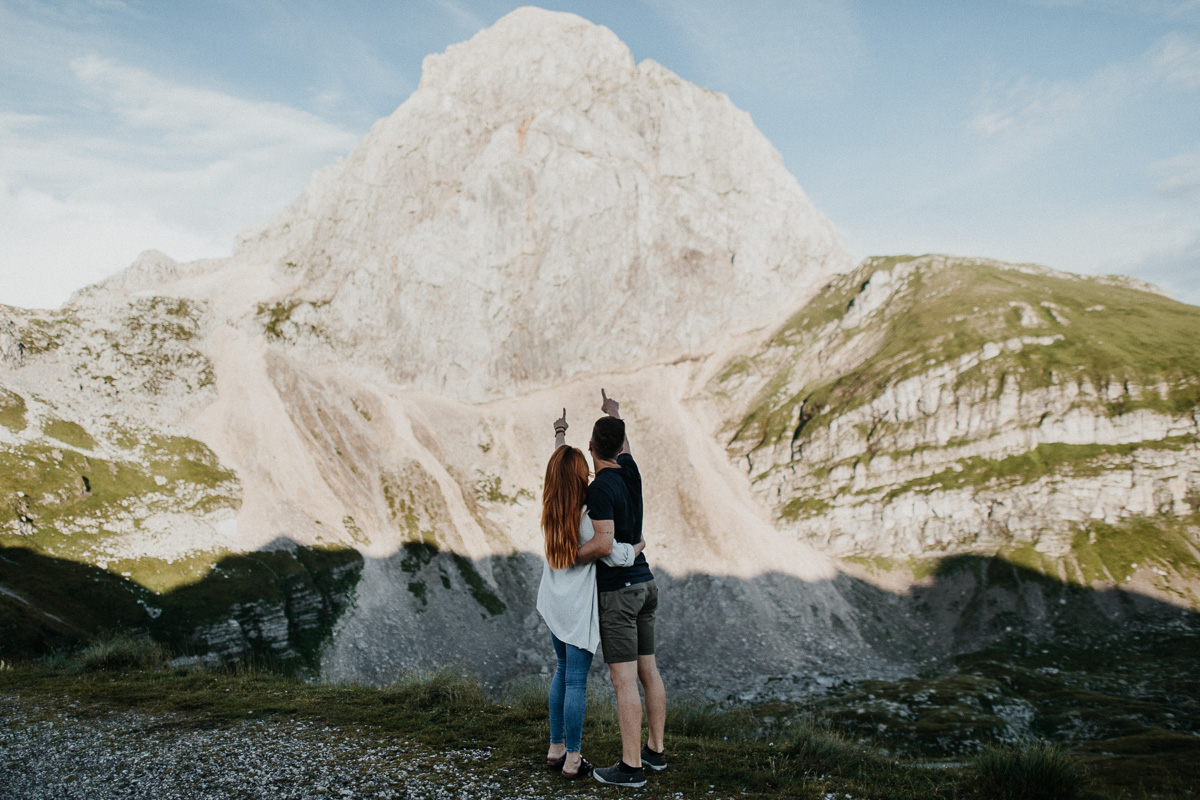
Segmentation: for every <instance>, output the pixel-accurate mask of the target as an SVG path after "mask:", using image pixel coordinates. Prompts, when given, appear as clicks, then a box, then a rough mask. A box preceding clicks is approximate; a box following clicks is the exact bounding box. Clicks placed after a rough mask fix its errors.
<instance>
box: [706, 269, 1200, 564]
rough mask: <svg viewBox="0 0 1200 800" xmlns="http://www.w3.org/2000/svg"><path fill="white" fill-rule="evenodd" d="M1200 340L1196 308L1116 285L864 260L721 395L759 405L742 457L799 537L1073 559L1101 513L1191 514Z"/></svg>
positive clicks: (1199, 456)
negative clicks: (1007, 550)
mask: <svg viewBox="0 0 1200 800" xmlns="http://www.w3.org/2000/svg"><path fill="white" fill-rule="evenodd" d="M1195 332H1200V313H1198V312H1197V311H1196V310H1194V309H1192V308H1191V307H1189V306H1184V305H1182V304H1179V303H1175V302H1173V301H1171V300H1169V299H1167V298H1164V297H1162V296H1161V295H1159V294H1151V293H1147V292H1144V291H1142V290H1141V289H1140V288H1137V289H1130V288H1128V287H1126V286H1125V285H1123V284H1122V283H1121V282H1119V281H1116V280H1112V279H1108V280H1099V279H1086V278H1080V277H1078V276H1072V275H1067V274H1065V273H1057V272H1054V271H1052V270H1047V269H1045V268H1039V267H1032V266H1027V265H1008V264H1001V263H999V262H990V261H983V260H978V259H976V260H965V259H952V258H946V257H924V258H908V259H878V260H868V262H866V263H865V264H864V265H863V266H862V267H860V268H859V270H857V271H856V272H855V273H853V274H851V275H850V276H847V277H846V278H844V279H841V280H839V281H837V282H835V283H834V284H831V286H830V287H829V288H827V289H826V292H825V293H824V294H823V295H821V296H820V297H818V298H817V300H815V301H813V303H811V304H810V305H809V306H808V307H806V308H805V309H803V310H801V311H800V312H799V313H798V314H797V315H796V317H795V318H793V320H792V321H791V322H790V323H789V324H788V325H787V326H785V328H784V329H783V331H781V332H780V333H779V334H778V335H777V336H775V337H774V338H773V339H772V340H771V341H770V342H768V343H767V345H766V346H765V347H764V348H763V349H762V350H761V351H760V352H759V353H757V354H756V355H753V356H751V357H749V358H743V359H740V360H735V361H734V362H731V363H730V365H729V366H727V368H726V369H725V370H724V371H723V373H722V374H721V375H720V376H719V378H718V379H717V381H716V382H715V385H714V389H715V390H716V391H719V392H721V393H722V394H724V395H726V396H733V397H735V398H737V397H740V398H752V399H751V401H750V404H749V407H747V405H741V406H740V408H741V409H742V414H743V416H742V418H741V420H740V421H738V422H734V423H732V424H731V425H730V427H729V429H728V430H729V431H730V435H731V442H730V444H731V450H732V452H733V453H734V454H735V455H737V456H738V457H740V458H742V459H744V461H745V464H746V466H747V469H748V471H749V473H750V475H751V476H752V478H753V480H754V483H755V486H756V489H757V491H758V492H759V495H760V496H761V497H763V498H764V499H766V500H767V501H768V502H770V503H772V504H773V505H774V506H775V508H776V509H777V513H778V515H779V518H780V524H781V525H783V526H785V527H787V528H789V529H790V530H792V531H794V532H795V533H797V534H798V535H800V536H801V537H803V538H804V539H805V540H808V541H813V542H817V543H820V545H821V547H822V548H826V549H829V550H832V551H834V552H838V553H842V554H882V555H889V556H920V555H928V554H930V553H944V552H951V553H953V552H970V551H975V552H983V551H986V550H987V549H988V548H995V547H997V546H1003V545H1012V544H1021V543H1025V544H1036V545H1037V547H1038V548H1039V549H1040V550H1042V551H1044V552H1048V553H1057V554H1064V553H1065V552H1066V551H1067V550H1069V548H1070V542H1071V539H1072V537H1073V536H1074V535H1075V534H1076V533H1077V532H1078V530H1080V528H1081V527H1086V526H1087V525H1088V524H1090V523H1092V522H1097V521H1098V522H1104V523H1107V524H1110V525H1111V524H1116V523H1117V522H1119V521H1120V520H1122V519H1125V518H1128V517H1133V516H1148V515H1159V514H1165V515H1170V516H1175V517H1184V516H1188V515H1190V514H1192V513H1194V512H1196V511H1197V506H1198V505H1200V425H1198V423H1197V407H1196V405H1197V399H1198V397H1200V392H1198V386H1200V381H1198V380H1197V378H1196V377H1195V376H1196V373H1195V372H1194V371H1193V367H1194V362H1196V361H1197V352H1196V350H1195V348H1194V347H1193V346H1192V345H1190V344H1189V343H1188V340H1189V337H1191V336H1192V335H1193V334H1194V333H1195ZM1106 338H1107V339H1108V343H1107V344H1106V342H1105V340H1106ZM742 403H745V400H742ZM734 407H735V408H738V407H739V406H734Z"/></svg>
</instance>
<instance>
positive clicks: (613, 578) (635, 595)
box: [577, 389, 667, 787]
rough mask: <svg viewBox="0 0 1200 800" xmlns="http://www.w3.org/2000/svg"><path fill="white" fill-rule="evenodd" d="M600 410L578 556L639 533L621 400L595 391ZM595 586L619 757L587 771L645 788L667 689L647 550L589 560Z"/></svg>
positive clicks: (658, 754)
mask: <svg viewBox="0 0 1200 800" xmlns="http://www.w3.org/2000/svg"><path fill="white" fill-rule="evenodd" d="M600 396H601V398H602V399H603V403H602V404H601V406H600V410H601V411H603V412H604V414H605V416H603V417H601V418H600V419H598V420H596V424H595V426H594V427H593V428H592V439H591V441H590V442H589V443H588V451H589V452H590V453H591V456H592V471H593V472H594V473H595V478H594V479H593V480H592V483H591V485H590V486H589V487H588V494H587V505H588V516H589V517H591V519H592V526H593V527H594V528H595V529H596V535H595V536H594V537H593V538H592V539H591V541H589V542H588V543H587V544H585V545H584V546H583V547H581V548H580V549H579V555H578V557H577V560H582V561H593V560H596V559H600V558H603V557H604V556H606V555H608V554H609V553H610V552H611V551H612V546H613V542H614V541H618V542H625V543H626V544H631V545H633V544H637V543H638V542H640V541H641V539H642V476H641V473H640V472H638V466H637V463H636V462H634V460H633V455H632V454H631V453H630V451H629V438H628V436H627V435H626V433H625V422H624V420H622V419H621V414H620V404H619V403H618V402H617V401H616V400H613V399H611V398H610V397H609V396H608V395H607V394H606V393H605V391H604V390H603V389H601V390H600ZM596 583H597V588H598V589H599V597H600V601H599V605H600V646H601V648H602V649H603V650H604V661H605V663H606V664H608V671H609V676H610V677H611V678H612V684H613V689H615V690H616V693H617V722H618V724H619V726H620V728H621V759H620V760H619V761H618V762H617V763H616V764H614V765H613V766H611V767H605V768H603V769H597V770H596V771H595V772H594V773H593V775H595V778H596V780H598V781H600V782H601V783H609V784H616V785H619V786H631V787H637V786H645V785H646V775H645V772H644V771H643V769H642V767H643V765H645V766H649V767H650V768H651V769H656V770H659V769H666V766H667V760H666V758H665V757H664V756H663V727H664V725H665V724H666V717H667V695H666V691H665V690H664V689H663V682H662V677H661V676H660V675H659V674H658V666H657V664H656V663H655V660H654V615H655V611H656V610H657V608H658V589H657V588H656V587H655V585H654V575H653V574H652V573H651V572H650V565H649V564H647V563H646V556H645V555H644V554H638V557H637V558H636V559H635V560H634V562H633V564H632V565H630V566H628V567H612V566H609V565H607V564H604V563H603V562H601V563H598V564H597V565H596ZM639 681H640V682H641V684H642V692H643V693H644V694H645V696H646V717H647V720H648V722H649V727H650V733H649V736H648V740H647V742H646V744H645V745H642V703H641V698H640V697H639V696H638V682H639Z"/></svg>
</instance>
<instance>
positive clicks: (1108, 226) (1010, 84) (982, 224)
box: [0, 0, 1200, 306]
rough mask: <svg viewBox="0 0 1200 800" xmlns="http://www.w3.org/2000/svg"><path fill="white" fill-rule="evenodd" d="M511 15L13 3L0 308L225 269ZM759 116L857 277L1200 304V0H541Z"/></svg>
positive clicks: (0, 11)
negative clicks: (427, 73) (149, 278)
mask: <svg viewBox="0 0 1200 800" xmlns="http://www.w3.org/2000/svg"><path fill="white" fill-rule="evenodd" d="M518 5H521V4H520V3H512V2H501V1H500V0H479V1H478V2H468V1H467V0H404V1H403V2H369V1H368V0H340V2H336V3H333V2H323V3H318V2H306V1H305V0H286V2H285V0H275V1H274V2H272V1H269V0H268V1H264V2H234V1H233V0H206V1H205V2H192V1H191V0H172V2H155V1H154V0H63V1H62V2H22V0H0V303H7V304H13V305H23V306H56V305H58V304H59V303H61V302H62V301H64V300H65V299H66V298H67V296H68V295H69V294H70V292H72V291H73V290H75V289H77V288H79V287H81V286H83V285H85V284H87V283H90V282H93V281H95V280H98V279H100V278H102V277H104V276H105V275H108V274H110V273H112V272H114V271H116V270H118V269H120V268H122V267H124V266H126V265H127V264H129V263H130V262H131V261H132V260H133V258H134V257H135V256H136V255H137V253H139V252H140V251H142V250H144V249H149V248H155V249H160V250H163V251H164V252H166V253H168V254H169V255H171V256H173V257H175V258H177V259H180V260H189V259H193V258H200V257H207V256H219V255H224V254H227V253H228V252H229V251H230V249H231V245H232V239H233V236H234V234H235V233H236V232H237V231H239V230H241V229H243V228H247V227H250V226H253V225H257V224H259V223H261V222H264V221H266V220H267V219H268V218H270V217H271V216H272V215H273V214H274V213H275V212H276V211H278V210H279V209H281V208H282V207H283V206H284V205H286V204H287V203H288V202H289V201H290V200H291V199H292V198H294V197H295V196H296V194H298V193H299V192H300V190H301V189H302V188H303V187H304V185H305V184H306V183H307V180H308V177H309V176H310V175H311V174H312V172H313V171H314V170H316V169H317V168H319V167H321V166H322V165H324V164H328V163H331V162H333V161H334V160H336V159H337V158H338V157H339V156H340V155H344V154H345V153H346V152H348V151H349V150H350V148H352V147H353V146H354V144H355V143H356V142H357V141H358V140H359V139H360V138H361V137H362V135H363V134H365V133H366V131H367V129H368V128H369V127H370V125H371V124H372V123H373V122H374V121H375V120H376V119H378V118H379V117H382V116H385V115H387V114H390V113H391V112H392V111H394V110H395V108H396V107H397V106H398V105H399V104H400V103H402V102H403V101H404V99H405V98H406V97H407V96H408V95H409V94H410V93H411V92H412V91H413V90H414V89H415V88H416V86H417V82H418V80H419V78H420V68H421V59H422V58H423V57H424V56H425V55H426V54H428V53H432V52H440V51H441V50H443V49H445V47H446V46H447V45H449V44H452V43H454V42H458V41H462V40H464V39H467V38H469V37H470V36H471V35H472V34H474V33H475V32H476V31H477V30H479V29H480V28H481V27H485V26H487V25H490V24H491V23H492V22H494V21H495V20H496V19H498V18H499V17H501V16H503V15H504V14H505V13H507V12H508V11H510V10H511V9H513V8H515V7H517V6H518ZM543 5H544V7H546V8H553V9H557V10H563V11H572V12H575V13H577V14H580V15H581V16H584V17H587V18H588V19H590V20H592V21H593V22H597V23H600V24H603V25H606V26H608V27H609V28H611V29H612V30H613V31H615V32H616V33H617V35H618V36H620V37H621V39H622V40H624V41H625V43H626V44H627V45H629V47H630V49H631V50H632V51H633V54H634V56H635V57H636V58H637V59H639V60H641V59H643V58H652V59H654V60H656V61H658V62H660V63H662V64H664V65H665V66H667V67H668V68H670V69H671V70H673V71H675V72H676V73H678V74H679V75H681V76H682V77H684V78H686V79H687V80H690V81H692V82H694V83H697V84H699V85H701V86H705V87H707V88H710V89H714V90H717V91H721V92H724V93H726V94H728V95H729V96H730V98H731V99H732V100H733V102H734V103H735V104H736V105H738V106H739V107H741V108H743V109H745V110H747V111H748V112H750V114H751V116H752V117H753V118H754V120H755V122H756V124H757V125H758V126H759V128H760V129H761V130H762V131H763V132H764V133H765V134H766V136H767V137H768V138H769V139H770V140H771V141H772V143H773V144H774V145H775V146H776V148H778V150H779V151H780V153H781V154H782V156H783V158H784V161H785V162H786V164H787V166H788V168H789V169H790V170H791V171H792V173H793V174H794V175H795V176H796V177H797V179H798V180H799V181H800V184H801V186H803V187H804V189H805V190H806V191H807V192H808V194H809V195H810V197H811V198H812V199H813V202H814V203H815V204H816V205H817V207H818V208H819V209H821V210H822V211H823V212H824V213H825V214H827V215H828V216H829V217H830V218H831V219H832V220H833V222H834V224H835V225H837V227H838V228H839V230H841V231H842V233H843V235H844V236H845V238H846V240H847V243H848V244H849V246H850V248H851V250H852V251H853V252H854V254H855V255H856V256H857V257H864V256H867V255H882V254H897V253H923V252H949V253H957V254H962V255H978V256H987V257H992V258H1000V259H1005V260H1013V261H1034V262H1038V263H1043V264H1047V265H1049V266H1052V267H1057V268H1060V269H1067V270H1071V271H1076V272H1119V273H1125V274H1132V275H1136V276H1139V277H1142V278H1145V279H1146V280H1150V281H1152V282H1154V283H1157V284H1159V285H1160V286H1163V287H1164V288H1166V289H1167V290H1169V291H1171V292H1172V293H1173V294H1174V295H1175V296H1176V297H1177V298H1179V299H1181V300H1184V301H1186V302H1190V303H1193V304H1200V0H1176V1H1174V2H1171V1H1169V0H1040V1H1039V0H987V1H986V2H984V1H983V0H980V1H979V2H961V0H944V1H942V2H916V1H915V0H914V1H912V2H909V1H908V0H876V1H875V2H854V1H853V0H789V1H788V2H766V1H765V0H763V1H756V0H741V2H738V3H730V2H728V0H687V2H684V0H604V1H603V2H582V1H580V2H547V3H544V4H543Z"/></svg>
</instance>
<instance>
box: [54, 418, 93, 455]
mask: <svg viewBox="0 0 1200 800" xmlns="http://www.w3.org/2000/svg"><path fill="white" fill-rule="evenodd" d="M42 431H43V432H44V433H45V434H46V435H47V436H49V437H50V438H52V439H57V440H58V441H60V442H62V443H63V444H69V445H70V446H71V447H77V448H79V449H80V450H95V449H96V440H95V439H93V438H92V436H91V434H89V433H88V432H87V431H86V430H85V429H84V427H83V426H82V425H79V424H78V423H75V422H69V421H68V420H65V419H49V420H46V422H45V423H43V425H42Z"/></svg>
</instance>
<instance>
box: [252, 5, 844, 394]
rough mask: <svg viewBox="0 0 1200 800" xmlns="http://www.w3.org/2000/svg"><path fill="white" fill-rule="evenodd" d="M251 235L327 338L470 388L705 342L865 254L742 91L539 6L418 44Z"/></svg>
mask: <svg viewBox="0 0 1200 800" xmlns="http://www.w3.org/2000/svg"><path fill="white" fill-rule="evenodd" d="M236 257H237V259H238V260H239V261H242V262H244V263H246V264H255V265H260V264H265V265H269V266H270V267H271V269H272V274H273V276H274V277H275V278H276V280H277V281H279V287H280V288H279V291H278V293H277V295H276V296H274V297H272V298H269V300H270V302H271V303H277V304H280V307H281V308H282V309H286V310H287V313H288V315H289V317H291V318H292V319H294V323H295V325H296V330H295V333H296V337H295V338H296V339H297V342H296V346H299V347H305V348H308V349H309V350H310V351H311V353H312V356H313V357H316V358H323V359H334V358H336V359H339V360H340V359H351V360H354V361H356V362H359V363H362V364H369V365H372V366H377V367H382V368H383V369H384V370H385V373H386V375H387V376H388V377H389V379H391V380H393V381H395V382H397V383H400V384H403V385H408V386H416V387H420V388H424V389H429V390H434V391H436V392H438V393H439V394H441V395H443V396H447V397H454V398H456V399H464V400H471V401H480V400H486V399H490V398H492V397H494V396H496V395H512V394H515V393H518V392H520V391H521V390H522V389H523V388H527V387H530V386H540V385H547V384H550V383H553V382H556V381H561V380H562V379H564V378H569V377H572V376H576V375H580V374H587V373H594V372H597V371H611V370H627V369H629V368H630V367H632V366H638V365H643V364H646V363H651V362H655V361H663V360H670V359H674V358H678V357H682V356H696V355H701V354H705V353H708V352H711V351H712V349H713V348H714V345H715V342H717V341H720V340H723V339H724V337H726V336H728V335H730V334H737V333H741V332H744V331H746V330H749V329H753V328H759V327H762V326H764V325H766V324H769V323H771V322H773V321H774V320H775V319H776V318H777V317H778V316H779V315H780V314H781V313H783V312H785V311H786V310H788V309H790V308H792V307H794V306H795V304H796V303H798V302H802V301H803V300H805V299H807V298H808V297H810V296H811V295H812V294H813V293H814V292H815V291H816V290H817V289H819V288H820V287H821V286H822V285H823V284H824V283H825V282H826V281H827V280H828V279H829V278H830V277H831V276H832V275H833V274H834V273H836V272H838V271H845V270H846V269H847V268H848V267H849V266H850V262H849V257H848V254H847V252H846V250H845V248H844V247H843V245H842V243H841V240H840V238H839V237H838V234H837V233H836V231H835V230H834V229H833V227H832V226H831V225H830V223H829V222H828V221H827V220H826V219H825V218H824V217H823V216H822V215H821V214H819V213H818V212H817V211H816V210H815V209H814V208H813V206H812V204H811V203H810V202H809V201H808V199H807V197H806V196H805V195H804V193H803V191H802V190H801V189H800V187H799V186H798V185H797V183H796V181H795V179H794V178H793V177H792V176H791V175H790V174H789V173H788V172H787V170H786V169H785V168H784V166H783V163H782V161H781V159H780V157H779V154H778V153H777V152H776V151H775V150H774V148H773V147H772V146H771V145H770V143H769V142H768V141H767V140H766V139H765V138H764V137H763V135H762V134H761V133H760V132H759V131H758V130H757V129H756V128H755V127H754V125H753V123H752V122H751V120H750V117H749V115H747V114H746V113H745V112H743V111H739V110H738V109H737V108H735V107H734V106H733V104H732V103H730V102H729V99H728V98H727V97H725V96H724V95H719V94H715V93H713V92H710V91H707V90H705V89H701V88H699V87H697V86H694V85H692V84H690V83H687V82H686V81H683V80H681V79H680V78H678V77H677V76H675V75H674V74H672V73H671V72H670V71H668V70H666V69H665V68H663V67H662V66H660V65H658V64H656V63H654V62H652V61H648V60H647V61H643V62H642V63H641V64H637V63H635V62H634V59H633V57H632V56H631V54H630V52H629V50H628V48H627V47H626V46H625V45H624V44H622V43H621V42H620V41H619V40H618V39H617V37H616V36H615V35H614V34H613V33H612V32H611V31H609V30H608V29H607V28H603V27H599V26H596V25H593V24H591V23H589V22H587V21H586V20H583V19H581V18H579V17H576V16H574V15H571V14H559V13H552V12H547V11H542V10H538V9H532V8H524V9H520V10H518V11H515V12H513V13H511V14H509V15H508V16H506V17H504V18H503V19H501V20H500V21H499V22H497V23H496V24H495V25H494V26H493V27H492V28H489V29H487V30H485V31H482V32H481V33H479V34H478V35H476V36H475V37H474V38H472V39H471V40H470V41H468V42H465V43H463V44H459V45H455V46H452V47H450V48H448V49H447V50H446V52H445V53H443V54H440V55H432V56H429V57H428V58H426V60H425V63H424V66H423V71H422V77H421V83H420V87H419V88H418V90H417V91H416V92H415V93H414V94H413V95H412V96H411V97H410V98H409V99H408V100H407V101H406V102H405V103H404V104H403V105H402V106H400V108H399V109H398V110H397V111H396V112H395V113H394V114H392V116H390V117H388V118H386V119H383V120H381V121H380V122H378V123H377V124H376V125H375V126H374V128H373V129H372V130H371V132H370V134H369V135H368V136H367V137H366V138H365V139H364V140H363V142H362V143H361V144H360V145H359V146H358V147H357V148H355V150H354V151H353V152H352V153H350V155H349V156H348V157H347V158H346V159H345V161H343V162H341V163H339V164H337V165H336V166H333V167H330V168H328V169H326V170H324V171H322V172H321V173H319V174H318V175H317V176H316V177H315V178H314V179H313V181H312V183H311V185H310V186H309V187H308V189H307V190H306V191H305V192H304V194H303V195H302V196H301V197H300V198H299V199H298V200H297V201H296V202H295V203H294V204H293V205H292V206H291V207H289V208H288V209H287V210H286V211H284V212H283V213H282V214H280V215H279V216H278V217H276V218H275V219H274V220H272V221H271V222H270V223H269V224H268V225H266V226H265V227H263V228H260V229H256V230H253V231H250V232H247V233H245V234H243V235H242V237H241V238H240V241H239V245H238V251H237V256H236ZM297 301H298V302H297ZM293 304H294V305H293ZM289 305H292V307H291V308H290V309H288V306H289Z"/></svg>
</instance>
